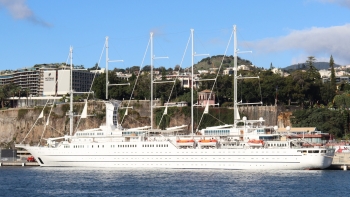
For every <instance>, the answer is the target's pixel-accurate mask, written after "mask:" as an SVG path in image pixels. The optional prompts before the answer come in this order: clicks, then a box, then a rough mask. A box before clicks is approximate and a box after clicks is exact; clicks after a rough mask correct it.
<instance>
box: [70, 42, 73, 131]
mask: <svg viewBox="0 0 350 197" xmlns="http://www.w3.org/2000/svg"><path fill="white" fill-rule="evenodd" d="M69 56H70V109H69V121H70V122H69V135H70V136H72V135H73V47H72V46H71V47H70V49H69Z"/></svg>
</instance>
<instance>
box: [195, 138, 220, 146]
mask: <svg viewBox="0 0 350 197" xmlns="http://www.w3.org/2000/svg"><path fill="white" fill-rule="evenodd" d="M217 142H218V141H217V140H216V139H202V140H199V141H198V144H200V145H201V146H216V144H217Z"/></svg>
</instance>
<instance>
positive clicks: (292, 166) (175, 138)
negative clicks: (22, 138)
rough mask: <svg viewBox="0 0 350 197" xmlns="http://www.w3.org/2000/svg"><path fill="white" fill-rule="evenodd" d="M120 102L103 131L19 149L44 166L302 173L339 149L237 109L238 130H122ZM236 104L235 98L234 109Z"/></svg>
mask: <svg viewBox="0 0 350 197" xmlns="http://www.w3.org/2000/svg"><path fill="white" fill-rule="evenodd" d="M235 31H236V29H235V27H234V33H235ZM236 57H237V50H236V48H235V60H236V59H237V58H236ZM235 67H236V68H237V62H236V61H235ZM236 71H237V69H236V70H235V76H237V72H236ZM151 73H152V72H151ZM236 78H237V77H235V84H236ZM192 81H193V80H192ZM192 87H193V86H192ZM235 89H237V88H235ZM71 95H72V94H71ZM151 98H152V97H151ZM71 100H72V99H71ZM120 103H121V102H120V101H108V102H106V103H105V104H106V124H105V125H103V126H100V127H99V128H96V129H89V130H83V131H77V132H76V133H75V134H73V133H72V130H71V133H70V135H67V136H63V137H60V138H49V139H47V145H46V146H30V145H27V144H17V145H16V147H17V148H23V149H26V150H27V151H28V152H30V153H31V154H32V155H33V156H34V157H35V159H36V160H37V161H38V163H39V164H40V166H83V167H116V168H184V169H191V168H193V169H195V168H208V169H250V170H256V169H264V170H276V169H286V170H302V169H324V168H327V167H329V166H330V165H331V163H332V160H333V156H334V150H332V149H327V148H325V147H318V146H315V147H312V146H309V145H307V142H305V141H303V140H293V141H290V140H288V139H287V138H283V136H280V135H279V134H277V133H276V128H274V127H265V126H264V125H263V123H264V120H263V119H262V118H260V119H259V120H247V118H246V117H243V118H242V119H240V118H239V115H238V113H237V112H238V110H237V111H236V112H235V119H236V120H235V123H234V124H233V125H222V126H217V127H208V128H205V129H202V130H201V131H198V132H196V134H193V132H192V134H189V135H187V136H184V135H177V132H178V131H179V130H181V129H182V127H181V126H180V127H173V128H168V129H166V130H156V129H153V128H152V126H150V127H147V126H145V127H141V128H133V129H123V128H122V127H121V125H120V124H119V123H118V117H117V116H118V113H117V111H118V108H119V106H120ZM237 103H238V102H237V97H235V109H237ZM71 105H72V102H71ZM151 106H153V105H151ZM192 106H193V105H192ZM151 111H152V110H151ZM70 117H71V119H72V117H73V112H72V108H71V111H70ZM151 125H152V124H151ZM71 128H72V122H71ZM192 131H193V130H192Z"/></svg>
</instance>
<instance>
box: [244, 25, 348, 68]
mask: <svg viewBox="0 0 350 197" xmlns="http://www.w3.org/2000/svg"><path fill="white" fill-rule="evenodd" d="M349 35H350V24H346V25H343V26H333V27H327V28H324V27H313V28H310V29H305V30H294V31H292V32H290V34H288V35H286V36H282V37H278V38H266V39H263V40H260V41H257V42H247V43H245V44H248V46H249V47H251V48H253V49H254V51H263V52H264V53H276V52H285V51H293V52H295V54H296V57H294V60H292V61H293V62H294V61H297V60H298V59H301V58H304V57H307V56H315V57H316V59H317V60H323V59H328V60H329V57H330V56H331V55H333V58H334V60H335V62H336V63H338V64H345V63H346V64H348V63H349V62H350V56H349V51H350V39H349ZM300 53H302V54H304V56H300V55H299V54H300ZM298 55H299V56H298ZM291 59H293V58H291ZM305 60H306V59H305V58H304V61H303V62H305Z"/></svg>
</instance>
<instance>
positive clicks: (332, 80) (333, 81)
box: [329, 55, 337, 98]
mask: <svg viewBox="0 0 350 197" xmlns="http://www.w3.org/2000/svg"><path fill="white" fill-rule="evenodd" d="M329 67H330V68H331V98H333V97H334V96H335V94H336V91H337V84H336V82H335V71H334V60H333V56H332V55H331V58H330V60H329Z"/></svg>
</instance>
